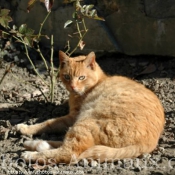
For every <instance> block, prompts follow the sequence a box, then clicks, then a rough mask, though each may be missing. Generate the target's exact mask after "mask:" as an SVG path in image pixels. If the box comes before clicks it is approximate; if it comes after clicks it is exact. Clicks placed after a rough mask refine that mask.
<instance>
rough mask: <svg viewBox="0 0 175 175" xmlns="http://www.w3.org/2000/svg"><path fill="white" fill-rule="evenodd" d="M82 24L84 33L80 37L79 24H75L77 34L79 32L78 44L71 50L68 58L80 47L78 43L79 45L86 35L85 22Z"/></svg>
mask: <svg viewBox="0 0 175 175" xmlns="http://www.w3.org/2000/svg"><path fill="white" fill-rule="evenodd" d="M83 23H84V25H83V26H84V27H85V29H84V30H85V32H84V34H83V35H82V34H81V32H80V27H79V24H78V22H77V30H78V32H79V35H80V39H79V42H78V44H77V45H76V47H75V48H74V49H73V50H72V52H71V53H70V54H69V56H70V55H72V54H73V53H74V52H75V51H76V50H77V48H78V46H79V45H80V43H81V41H82V40H83V38H84V37H85V35H86V33H87V32H88V29H86V26H85V22H83Z"/></svg>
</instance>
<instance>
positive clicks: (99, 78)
mask: <svg viewBox="0 0 175 175" xmlns="http://www.w3.org/2000/svg"><path fill="white" fill-rule="evenodd" d="M95 74H96V76H97V83H96V85H97V84H99V83H100V82H102V81H104V80H105V79H106V78H107V77H108V76H107V75H106V74H105V73H104V72H103V70H102V69H101V68H100V66H99V65H98V64H97V63H96V71H95ZM96 85H95V86H96Z"/></svg>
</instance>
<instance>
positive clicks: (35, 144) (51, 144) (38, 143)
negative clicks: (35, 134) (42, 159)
mask: <svg viewBox="0 0 175 175" xmlns="http://www.w3.org/2000/svg"><path fill="white" fill-rule="evenodd" d="M62 144H63V142H61V141H44V140H27V141H25V142H24V147H25V148H26V149H27V150H30V151H38V152H41V151H45V150H50V149H54V148H58V147H60V146H61V145H62Z"/></svg>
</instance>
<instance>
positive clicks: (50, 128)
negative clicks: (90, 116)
mask: <svg viewBox="0 0 175 175" xmlns="http://www.w3.org/2000/svg"><path fill="white" fill-rule="evenodd" d="M75 117H76V116H75V115H71V114H69V115H66V116H64V117H58V118H53V119H49V120H46V121H45V122H42V123H37V124H34V125H26V124H22V123H21V124H18V125H16V130H17V131H18V132H20V133H21V134H24V135H35V134H42V133H45V132H46V133H60V132H65V131H66V130H67V129H68V128H69V127H70V126H72V125H73V124H74V122H75V120H76V119H75Z"/></svg>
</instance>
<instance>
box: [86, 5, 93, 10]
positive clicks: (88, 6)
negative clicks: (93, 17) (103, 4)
mask: <svg viewBox="0 0 175 175" xmlns="http://www.w3.org/2000/svg"><path fill="white" fill-rule="evenodd" d="M93 7H94V5H93V4H90V5H87V6H86V7H85V10H88V11H89V10H91V9H92V8H93Z"/></svg>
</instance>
